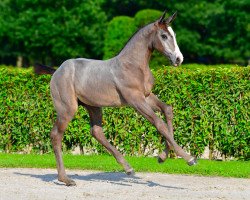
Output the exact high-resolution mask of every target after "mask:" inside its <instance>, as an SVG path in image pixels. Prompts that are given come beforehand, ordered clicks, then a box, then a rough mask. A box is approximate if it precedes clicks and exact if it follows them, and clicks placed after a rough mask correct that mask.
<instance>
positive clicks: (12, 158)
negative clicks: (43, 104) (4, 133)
mask: <svg viewBox="0 0 250 200" xmlns="http://www.w3.org/2000/svg"><path fill="white" fill-rule="evenodd" d="M126 159H127V160H128V162H129V163H130V164H131V165H132V167H133V168H134V169H135V171H136V172H159V173H168V174H193V175H204V176H224V177H238V178H250V161H244V162H243V161H223V162H222V161H209V160H198V165H196V166H191V167H189V166H188V165H187V164H186V162H185V161H184V160H183V159H168V160H166V162H165V163H163V164H158V162H157V159H156V158H148V157H127V158H126ZM64 161H65V166H66V168H67V169H82V170H100V171H106V172H110V171H116V172H117V171H123V170H122V168H121V167H120V166H119V165H118V164H117V163H116V161H115V159H114V158H113V157H112V156H109V155H92V156H82V155H77V156H76V155H68V154H67V155H64ZM0 167H2V168H3V167H6V168H18V167H22V168H55V167H56V165H55V158H54V155H52V154H49V155H34V154H28V155H27V154H25V155H24V154H4V153H0Z"/></svg>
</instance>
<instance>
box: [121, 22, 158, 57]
mask: <svg viewBox="0 0 250 200" xmlns="http://www.w3.org/2000/svg"><path fill="white" fill-rule="evenodd" d="M153 23H154V22H153ZM153 23H152V22H151V23H149V24H146V25H144V26H142V27H141V28H139V29H138V30H137V31H135V32H134V34H132V35H131V36H130V38H129V39H128V41H127V42H126V43H125V45H124V46H123V48H122V49H121V50H120V51H119V52H118V53H117V55H119V54H120V53H121V52H122V50H123V49H125V47H127V46H128V44H129V43H130V42H131V40H132V39H134V38H135V37H136V36H137V35H138V34H139V33H140V32H141V34H143V33H144V32H145V31H147V30H148V27H149V26H150V25H151V24H153Z"/></svg>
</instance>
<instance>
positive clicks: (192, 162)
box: [188, 158, 197, 166]
mask: <svg viewBox="0 0 250 200" xmlns="http://www.w3.org/2000/svg"><path fill="white" fill-rule="evenodd" d="M196 164H197V159H196V158H192V159H191V160H190V161H188V165H189V166H192V165H196Z"/></svg>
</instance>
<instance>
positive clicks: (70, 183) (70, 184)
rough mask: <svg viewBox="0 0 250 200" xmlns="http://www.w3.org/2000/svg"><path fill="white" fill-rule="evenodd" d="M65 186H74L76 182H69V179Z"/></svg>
mask: <svg viewBox="0 0 250 200" xmlns="http://www.w3.org/2000/svg"><path fill="white" fill-rule="evenodd" d="M65 184H66V186H76V182H75V181H73V180H71V179H70V180H69V181H67V182H66V183H65Z"/></svg>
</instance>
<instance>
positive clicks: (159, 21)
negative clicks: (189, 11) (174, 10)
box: [158, 10, 167, 24]
mask: <svg viewBox="0 0 250 200" xmlns="http://www.w3.org/2000/svg"><path fill="white" fill-rule="evenodd" d="M166 13H167V11H166V10H165V11H164V12H163V15H162V16H161V18H160V19H159V20H158V23H159V24H162V23H164V18H165V16H166Z"/></svg>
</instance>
